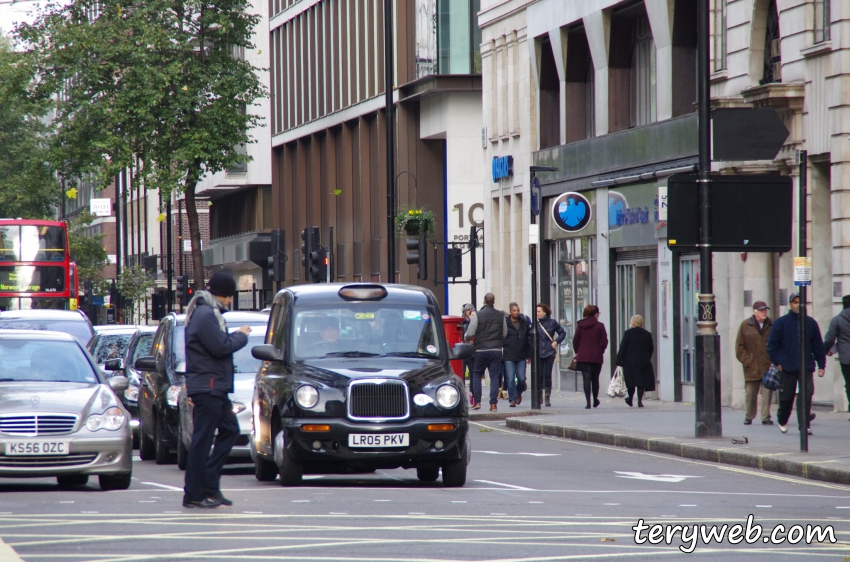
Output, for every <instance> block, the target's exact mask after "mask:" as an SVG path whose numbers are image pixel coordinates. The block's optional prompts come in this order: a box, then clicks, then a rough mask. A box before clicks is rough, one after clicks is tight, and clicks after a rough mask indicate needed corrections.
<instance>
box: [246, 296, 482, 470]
mask: <svg viewBox="0 0 850 562" xmlns="http://www.w3.org/2000/svg"><path fill="white" fill-rule="evenodd" d="M440 319H441V316H440V310H439V306H438V304H437V301H436V299H435V298H434V295H433V294H432V293H431V292H430V291H429V290H427V289H423V288H421V287H415V286H410V285H392V284H388V285H379V284H315V285H300V286H293V287H288V288H286V289H283V290H281V291H280V292H278V294H277V295H276V297H275V300H274V304H273V306H272V310H271V313H270V316H269V324H268V329H267V332H266V340H265V344H264V345H260V346H257V347H254V348H253V350H252V353H253V354H254V357H256V358H257V359H260V360H262V361H263V364H262V365H261V367H260V369H259V371H258V372H257V376H256V381H255V385H254V399H253V403H252V408H253V431H252V435H251V456H252V457H253V458H254V471H255V476H256V477H257V479H258V480H261V481H273V480H275V478H277V477H278V476H280V483H281V485H283V486H296V485H298V484H300V482H301V479H302V475H303V474H304V473H313V474H328V473H337V474H339V473H343V474H344V473H362V472H371V471H374V470H376V469H390V468H399V467H401V468H415V469H416V474H417V477H418V478H419V479H420V480H421V481H424V482H433V481H436V480H437V478H439V475H440V470H442V477H443V485H445V486H463V485H464V484H465V482H466V467H467V464H468V463H469V460H470V456H471V449H470V443H469V439H468V437H467V432H468V425H469V410H468V408H469V405H468V403H467V400H465V399H464V396H465V391H464V386H463V381H462V380H461V379H460V378H459V377H457V376H455V374H454V372H453V371H452V368H451V365H450V363H449V361H450V360H451V359H463V358H467V357H470V356H471V355H472V353H473V350H472V346H470V345H468V344H463V343H460V344H455V346H454V347H453V348H452V349H448V346H447V345H446V338H445V335H444V334H443V325H442V322H441V320H440Z"/></svg>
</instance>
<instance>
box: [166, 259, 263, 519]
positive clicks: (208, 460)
mask: <svg viewBox="0 0 850 562" xmlns="http://www.w3.org/2000/svg"><path fill="white" fill-rule="evenodd" d="M207 286H208V288H209V290H208V291H198V292H197V294H196V295H195V298H193V299H192V302H190V303H189V307H188V308H187V309H186V394H187V395H188V396H189V400H191V401H192V404H194V409H193V413H192V423H193V425H194V428H193V431H192V445H191V447H190V448H189V458H188V460H187V461H186V480H185V485H184V488H183V491H184V494H183V507H200V508H215V507H218V506H220V505H228V506H230V505H233V502H232V501H230V500H229V499H227V498H225V497H224V496H223V495H222V494H221V489H220V487H219V480H220V479H221V469H222V468H223V467H224V463H225V461H226V460H227V457H228V456H229V455H230V450H231V449H232V448H233V444H234V443H235V442H236V438H237V437H239V422H238V421H236V414H234V413H233V404H232V403H231V402H230V398H229V397H228V394H229V393H231V392H233V353H234V352H236V351H239V350H240V349H242V348H243V347H245V345H246V344H247V343H248V333H249V332H250V331H251V328H249V327H248V326H242V327H241V328H239V331H238V332H235V333H232V334H229V333H227V325H226V324H225V322H224V318H223V317H222V315H221V313H222V312H225V311H226V310H227V307H229V306H230V303H231V302H232V301H233V295H234V294H235V293H236V281H235V280H234V279H233V276H232V275H230V274H229V273H227V272H224V271H218V272H216V273H215V274H213V276H212V277H210V280H209V283H208V285H207ZM216 430H218V435H217V436H216ZM213 437H215V448H214V449H213V451H212V456H210V447H212V446H213Z"/></svg>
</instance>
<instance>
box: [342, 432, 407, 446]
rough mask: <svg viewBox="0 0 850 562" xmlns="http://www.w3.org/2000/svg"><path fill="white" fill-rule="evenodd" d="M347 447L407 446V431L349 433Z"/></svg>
mask: <svg viewBox="0 0 850 562" xmlns="http://www.w3.org/2000/svg"><path fill="white" fill-rule="evenodd" d="M348 446H349V447H409V446H410V434H409V433H350V434H349V435H348Z"/></svg>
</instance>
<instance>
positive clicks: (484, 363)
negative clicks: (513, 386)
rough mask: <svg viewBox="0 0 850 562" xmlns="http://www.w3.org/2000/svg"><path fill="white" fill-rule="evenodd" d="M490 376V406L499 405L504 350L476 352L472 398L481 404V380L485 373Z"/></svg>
mask: <svg viewBox="0 0 850 562" xmlns="http://www.w3.org/2000/svg"><path fill="white" fill-rule="evenodd" d="M485 370H486V371H487V372H488V373H489V374H490V404H498V403H499V378H500V377H501V374H502V350H501V349H484V350H479V351H476V352H475V368H474V369H473V371H472V398H473V400H474V401H475V403H476V404H481V379H483V378H484V371H485Z"/></svg>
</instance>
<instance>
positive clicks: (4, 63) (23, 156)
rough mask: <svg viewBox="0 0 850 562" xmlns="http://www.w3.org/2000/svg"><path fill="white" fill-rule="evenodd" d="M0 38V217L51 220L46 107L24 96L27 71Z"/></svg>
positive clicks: (55, 197) (53, 189)
mask: <svg viewBox="0 0 850 562" xmlns="http://www.w3.org/2000/svg"><path fill="white" fill-rule="evenodd" d="M28 62H29V61H28V58H27V57H26V56H25V55H24V54H23V53H17V52H15V51H14V50H13V49H12V43H11V41H9V39H7V38H5V37H2V36H0V155H2V157H0V217H21V218H28V219H46V218H53V217H55V216H56V215H55V210H56V203H57V201H59V197H60V185H59V182H58V181H57V179H56V175H55V174H54V173H53V170H52V169H51V168H50V166H49V164H48V161H49V158H48V147H47V142H46V138H45V133H46V131H47V129H48V127H47V125H46V124H45V122H44V121H43V118H44V117H45V115H47V113H48V110H49V107H50V106H49V103H47V102H46V101H45V100H37V99H35V98H33V97H32V96H31V95H30V89H31V87H32V77H33V75H32V69H31V67H30V66H29V64H28Z"/></svg>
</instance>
